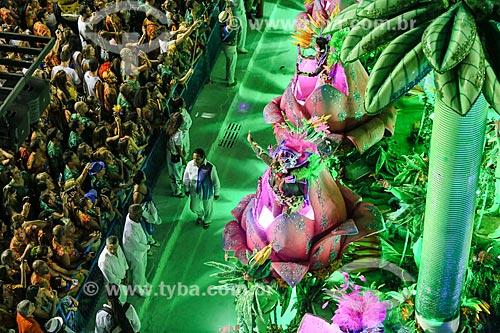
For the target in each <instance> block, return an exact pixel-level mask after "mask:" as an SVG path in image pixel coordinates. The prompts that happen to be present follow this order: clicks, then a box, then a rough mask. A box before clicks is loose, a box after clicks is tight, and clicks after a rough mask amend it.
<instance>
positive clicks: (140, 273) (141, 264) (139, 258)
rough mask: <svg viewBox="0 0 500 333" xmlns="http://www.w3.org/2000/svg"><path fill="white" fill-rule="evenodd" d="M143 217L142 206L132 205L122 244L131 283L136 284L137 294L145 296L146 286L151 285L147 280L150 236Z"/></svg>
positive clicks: (126, 220) (126, 221)
mask: <svg viewBox="0 0 500 333" xmlns="http://www.w3.org/2000/svg"><path fill="white" fill-rule="evenodd" d="M141 218H142V206H141V205H139V204H133V205H130V207H129V208H128V214H127V218H126V219H125V227H124V228H123V239H122V244H123V248H124V252H125V257H126V258H127V261H128V264H129V267H130V271H131V278H132V281H131V282H132V283H131V284H132V285H134V290H135V292H136V293H137V295H139V296H141V297H143V296H144V287H149V283H148V282H147V280H146V265H147V263H148V257H147V255H148V254H147V253H148V250H149V245H148V237H147V236H146V233H145V231H144V229H143V228H142V225H141Z"/></svg>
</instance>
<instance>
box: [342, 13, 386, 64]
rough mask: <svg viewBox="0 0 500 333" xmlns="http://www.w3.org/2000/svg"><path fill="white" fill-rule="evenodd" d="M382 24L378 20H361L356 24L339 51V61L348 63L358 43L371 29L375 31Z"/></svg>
mask: <svg viewBox="0 0 500 333" xmlns="http://www.w3.org/2000/svg"><path fill="white" fill-rule="evenodd" d="M380 24H382V23H381V22H380V21H379V20H372V19H368V18H365V19H362V20H361V21H359V22H357V24H356V25H355V26H354V27H353V28H352V29H351V31H349V33H348V34H347V36H346V38H345V41H344V44H343V45H342V50H341V51H340V60H341V61H342V62H343V63H345V62H348V61H347V59H348V57H349V54H350V53H351V51H352V50H353V49H354V48H355V47H356V46H357V45H358V43H359V42H360V41H361V40H362V39H363V37H365V36H366V35H368V34H369V33H370V32H371V31H372V30H373V29H375V28H376V27H377V26H378V25H380ZM354 60H356V59H352V60H350V61H349V62H352V61H354Z"/></svg>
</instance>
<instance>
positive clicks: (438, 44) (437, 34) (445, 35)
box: [422, 7, 456, 72]
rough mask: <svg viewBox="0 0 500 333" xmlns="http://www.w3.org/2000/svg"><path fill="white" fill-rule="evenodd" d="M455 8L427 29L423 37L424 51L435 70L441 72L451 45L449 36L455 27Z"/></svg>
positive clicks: (438, 18) (435, 20)
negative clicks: (447, 50)
mask: <svg viewBox="0 0 500 333" xmlns="http://www.w3.org/2000/svg"><path fill="white" fill-rule="evenodd" d="M455 9H456V8H455V7H453V8H451V9H449V10H448V11H447V12H445V13H444V14H441V16H439V17H437V18H436V19H434V21H433V22H432V23H431V24H430V25H429V26H428V27H427V29H425V32H424V35H423V36H422V46H423V51H424V54H425V56H426V57H427V59H428V60H429V63H430V64H431V66H432V68H434V70H436V71H438V72H440V71H439V69H440V68H441V63H442V62H443V59H444V56H445V54H446V48H447V46H448V44H449V36H450V34H451V28H452V27H453V17H454V16H455Z"/></svg>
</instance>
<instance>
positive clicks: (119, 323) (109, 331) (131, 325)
mask: <svg viewBox="0 0 500 333" xmlns="http://www.w3.org/2000/svg"><path fill="white" fill-rule="evenodd" d="M105 295H106V300H107V303H106V304H103V306H102V308H101V309H100V310H98V311H97V313H96V315H95V331H94V332H95V333H113V332H122V333H138V332H139V331H140V330H141V321H140V320H139V316H138V315H137V311H136V310H135V308H134V306H133V305H132V304H130V303H128V302H125V303H123V302H121V301H120V288H119V287H118V286H117V285H114V284H110V285H109V286H108V287H106V288H105Z"/></svg>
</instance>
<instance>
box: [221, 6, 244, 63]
mask: <svg viewBox="0 0 500 333" xmlns="http://www.w3.org/2000/svg"><path fill="white" fill-rule="evenodd" d="M228 7H231V10H232V13H233V15H234V18H233V20H235V21H236V22H235V24H234V25H235V26H236V27H238V39H237V40H238V43H237V51H238V53H242V54H246V53H248V50H247V48H246V47H245V44H246V42H247V30H248V22H247V14H246V12H245V3H244V1H243V0H227V2H226V8H228Z"/></svg>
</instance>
